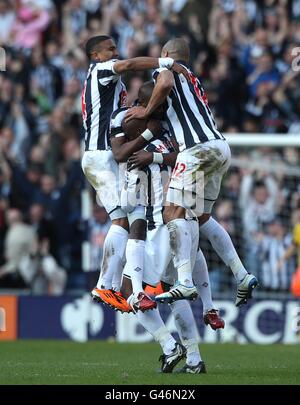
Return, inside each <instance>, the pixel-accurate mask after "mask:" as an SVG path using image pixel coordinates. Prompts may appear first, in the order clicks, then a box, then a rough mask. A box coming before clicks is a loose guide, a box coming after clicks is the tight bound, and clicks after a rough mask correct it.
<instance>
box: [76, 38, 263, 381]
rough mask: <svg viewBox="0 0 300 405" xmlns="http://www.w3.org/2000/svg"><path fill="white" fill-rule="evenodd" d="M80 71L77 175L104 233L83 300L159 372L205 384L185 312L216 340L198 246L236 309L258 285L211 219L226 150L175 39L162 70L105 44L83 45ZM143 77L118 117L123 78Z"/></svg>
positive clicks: (157, 62)
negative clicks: (129, 329)
mask: <svg viewBox="0 0 300 405" xmlns="http://www.w3.org/2000/svg"><path fill="white" fill-rule="evenodd" d="M86 53H87V56H88V57H89V60H90V66H89V70H88V73H87V78H86V82H85V86H84V89H83V92H82V113H83V123H84V128H85V131H86V135H85V146H86V148H85V152H84V155H83V159H82V168H83V171H84V173H85V176H86V178H87V180H88V181H89V182H90V184H91V185H92V186H93V188H94V189H95V191H96V193H97V197H98V198H99V200H100V201H101V203H102V205H103V206H104V207H105V209H106V211H107V213H108V214H109V216H110V219H111V222H112V225H111V227H110V229H109V232H108V234H107V236H106V239H105V243H104V253H103V260H102V264H101V271H100V276H99V280H98V283H97V286H96V288H94V289H93V291H92V297H93V299H95V300H96V301H99V302H102V303H106V304H108V305H110V306H111V307H113V308H114V309H116V310H120V311H122V312H133V313H135V316H137V317H138V320H139V322H140V324H141V325H142V326H143V327H144V328H145V329H146V330H147V331H148V332H150V333H151V334H152V336H153V338H154V339H155V340H156V341H157V342H158V343H159V344H160V346H161V348H162V351H163V354H162V356H160V360H161V371H162V372H164V373H171V372H173V369H174V368H175V366H176V365H177V364H178V362H179V361H180V360H181V359H184V358H185V359H186V363H185V365H184V366H183V367H182V368H181V369H178V370H176V372H182V373H193V374H198V373H205V372H206V367H205V364H204V362H203V361H202V358H201V354H200V351H199V347H198V343H197V336H198V334H197V328H196V324H195V319H194V316H193V312H192V310H191V306H190V304H189V300H194V299H196V298H197V296H198V294H199V296H200V298H201V300H202V303H203V319H204V322H205V324H206V325H210V326H211V327H212V328H213V329H215V330H216V329H219V328H224V321H223V319H222V318H221V317H220V315H219V313H218V311H217V310H216V309H215V307H214V305H213V302H212V297H211V290H210V283H209V276H208V269H207V264H206V261H205V258H204V255H203V253H202V251H201V249H200V248H199V235H200V236H201V237H205V238H207V239H208V240H209V241H210V242H211V244H212V246H213V248H214V249H215V251H216V252H217V254H218V255H219V256H220V257H221V259H222V260H223V261H224V262H225V264H226V265H227V266H229V267H230V268H231V270H232V272H233V275H234V277H235V279H236V281H237V296H236V302H235V303H236V305H237V306H240V305H242V304H244V303H246V302H247V299H249V298H251V295H252V290H253V289H254V288H255V287H256V286H257V285H258V281H257V279H256V278H255V277H254V276H253V275H251V274H249V273H248V272H247V271H246V269H245V268H244V266H243V264H242V262H241V260H240V259H239V257H238V255H237V252H236V250H235V248H234V246H233V244H232V241H231V239H230V236H229V235H228V233H227V232H226V231H225V230H224V228H223V227H222V226H221V225H220V224H219V223H218V222H217V221H216V220H215V219H214V218H212V216H211V211H212V207H213V204H214V202H215V201H216V199H217V198H218V195H219V191H220V186H221V181H222V178H223V176H224V175H225V173H226V172H227V170H228V168H229V165H230V148H229V146H228V144H227V142H226V140H225V138H224V137H223V135H222V134H221V133H220V132H219V131H218V130H217V127H216V124H215V122H214V119H213V115H212V113H211V111H210V109H209V106H208V102H207V99H206V96H205V92H204V90H203V88H202V86H201V83H200V81H199V79H197V78H196V77H195V76H194V74H193V73H192V72H191V71H190V70H189V68H188V67H187V66H188V62H189V46H188V44H187V43H186V41H185V40H184V39H181V38H175V39H171V40H170V41H168V42H167V43H166V44H165V45H164V47H163V48H162V55H161V58H149V57H138V58H133V59H128V60H123V61H121V60H118V52H117V48H116V45H115V42H114V40H113V39H112V38H110V37H108V36H96V37H92V38H90V39H89V40H88V41H87V44H86ZM148 69H151V70H154V73H153V81H150V82H146V83H144V84H143V85H142V86H141V87H140V89H139V94H138V100H137V101H136V102H135V105H134V106H132V107H127V106H126V89H125V86H124V84H123V83H122V80H121V75H122V73H124V72H126V71H129V70H134V71H137V70H148ZM157 302H162V303H164V302H166V303H168V304H170V309H171V311H172V313H173V315H174V319H175V324H176V328H177V330H178V334H179V337H180V340H181V342H180V343H179V342H176V340H175V339H174V338H173V336H172V335H171V334H170V333H169V331H168V330H167V328H166V326H165V324H164V322H163V320H162V318H161V316H160V313H159V309H158V307H157Z"/></svg>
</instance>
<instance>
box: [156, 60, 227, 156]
mask: <svg viewBox="0 0 300 405" xmlns="http://www.w3.org/2000/svg"><path fill="white" fill-rule="evenodd" d="M180 64H181V65H182V66H184V67H185V68H186V69H187V70H188V72H189V75H190V78H191V82H188V81H187V80H186V79H185V77H184V76H183V75H178V74H177V73H175V72H173V74H174V82H175V83H174V86H173V88H172V90H171V92H170V94H169V96H168V97H167V101H168V110H167V122H168V125H169V128H170V131H171V133H172V135H173V136H174V137H175V138H176V140H177V142H178V145H179V150H180V151H183V150H184V149H189V148H192V147H193V146H195V145H196V144H198V143H204V142H207V141H210V140H213V139H225V138H224V136H223V135H222V134H221V133H220V132H219V131H218V129H217V126H216V123H215V121H214V118H213V115H212V112H211V111H210V109H209V106H208V102H207V98H206V95H205V92H204V90H203V87H202V85H201V82H200V80H199V79H198V78H196V76H195V75H194V74H193V73H192V72H191V71H190V70H189V69H188V68H187V67H186V66H185V65H184V64H183V63H181V62H180ZM163 70H167V69H166V68H159V69H156V70H155V71H154V73H153V79H154V80H156V78H157V76H158V75H159V73H160V72H161V71H163Z"/></svg>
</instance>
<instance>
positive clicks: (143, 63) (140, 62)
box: [113, 56, 190, 80]
mask: <svg viewBox="0 0 300 405" xmlns="http://www.w3.org/2000/svg"><path fill="white" fill-rule="evenodd" d="M157 68H167V69H172V70H173V71H174V72H176V73H178V74H183V75H184V77H185V78H186V79H187V80H190V77H189V73H188V71H187V70H186V69H185V68H184V67H183V66H181V65H180V64H179V63H177V62H175V61H174V59H172V58H150V57H148V56H140V57H137V58H132V59H125V60H118V61H116V62H115V63H114V65H113V70H114V71H115V73H117V74H122V73H125V72H128V71H129V70H135V71H138V70H149V69H157Z"/></svg>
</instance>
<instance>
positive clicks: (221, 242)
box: [199, 214, 258, 306]
mask: <svg viewBox="0 0 300 405" xmlns="http://www.w3.org/2000/svg"><path fill="white" fill-rule="evenodd" d="M199 230H200V234H201V235H202V236H205V238H207V239H208V240H209V241H210V243H211V244H212V247H213V248H214V250H215V251H216V253H217V254H218V255H219V256H220V257H221V259H222V260H223V261H224V263H225V264H226V265H227V266H229V267H230V269H231V271H232V273H233V275H234V277H235V279H236V282H237V295H236V300H235V304H236V306H240V305H242V304H245V303H246V302H247V299H249V298H251V296H252V291H253V289H254V288H255V287H257V285H258V281H257V279H256V277H255V276H253V275H252V274H249V273H248V272H247V270H246V269H245V267H244V265H243V263H242V261H241V260H240V258H239V256H238V254H237V252H236V250H235V248H234V246H233V243H232V241H231V238H230V236H229V235H228V233H227V232H226V230H225V229H224V228H223V227H222V226H221V225H220V224H219V223H218V222H217V221H216V220H215V219H214V218H212V217H211V216H210V214H204V215H203V216H202V217H200V218H199Z"/></svg>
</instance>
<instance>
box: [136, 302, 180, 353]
mask: <svg viewBox="0 0 300 405" xmlns="http://www.w3.org/2000/svg"><path fill="white" fill-rule="evenodd" d="M136 316H137V317H138V320H139V323H140V324H141V325H142V326H143V327H144V328H145V329H146V330H147V331H148V332H149V333H151V335H152V336H153V338H154V339H155V340H156V341H157V342H158V343H159V344H160V346H161V348H162V350H163V352H164V354H166V355H168V354H171V352H172V350H173V349H174V348H175V343H176V340H175V339H174V338H173V336H172V335H171V334H170V332H169V331H168V329H167V328H166V326H165V324H164V322H163V320H162V319H161V316H160V313H159V311H158V309H157V308H155V309H153V310H151V311H146V312H141V311H138V312H137V314H136Z"/></svg>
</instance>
